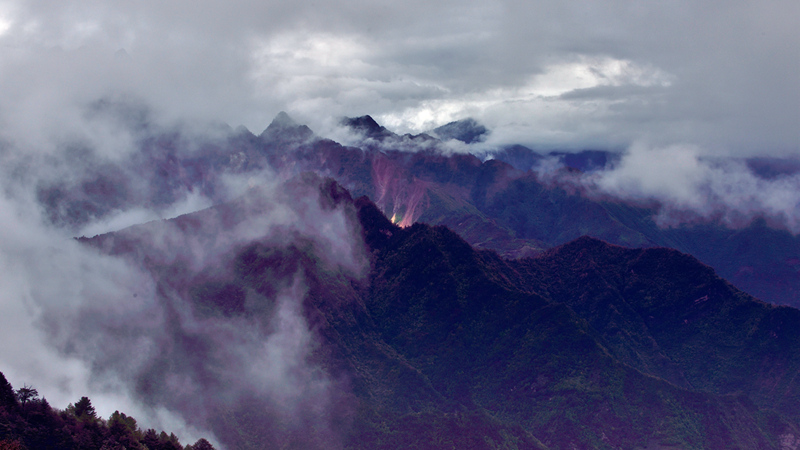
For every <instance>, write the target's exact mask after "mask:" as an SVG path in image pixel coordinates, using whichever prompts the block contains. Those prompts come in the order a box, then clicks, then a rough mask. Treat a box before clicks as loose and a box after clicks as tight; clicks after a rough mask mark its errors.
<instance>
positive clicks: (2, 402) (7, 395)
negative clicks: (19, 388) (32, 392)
mask: <svg viewBox="0 0 800 450" xmlns="http://www.w3.org/2000/svg"><path fill="white" fill-rule="evenodd" d="M0 406H4V407H6V408H16V407H17V397H16V395H14V388H12V387H11V383H9V382H8V380H6V376H5V375H3V373H2V372H0Z"/></svg>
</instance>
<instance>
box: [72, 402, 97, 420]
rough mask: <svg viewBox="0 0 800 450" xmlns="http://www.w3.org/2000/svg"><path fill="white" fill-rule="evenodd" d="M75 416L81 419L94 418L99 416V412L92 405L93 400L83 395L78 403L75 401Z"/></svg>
mask: <svg viewBox="0 0 800 450" xmlns="http://www.w3.org/2000/svg"><path fill="white" fill-rule="evenodd" d="M75 417H77V418H78V419H81V420H86V419H90V420H94V419H96V418H97V412H96V411H95V409H94V406H92V401H91V400H89V398H88V397H81V399H80V400H78V402H77V403H75Z"/></svg>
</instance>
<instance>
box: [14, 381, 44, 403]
mask: <svg viewBox="0 0 800 450" xmlns="http://www.w3.org/2000/svg"><path fill="white" fill-rule="evenodd" d="M38 396H39V391H37V390H36V389H34V388H33V386H28V385H27V384H25V385H23V386H22V387H21V388H19V389H17V400H18V401H19V403H20V404H21V405H22V407H23V408H24V407H25V404H26V403H28V402H29V401H30V400H32V399H34V398H36V397H38Z"/></svg>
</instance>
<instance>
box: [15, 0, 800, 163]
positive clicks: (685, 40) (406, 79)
mask: <svg viewBox="0 0 800 450" xmlns="http://www.w3.org/2000/svg"><path fill="white" fill-rule="evenodd" d="M799 18H800V3H798V2H796V1H793V0H772V1H765V2H759V3H753V2H742V1H733V2H731V1H727V2H722V1H701V2H690V1H658V2H646V3H642V2H628V1H611V2H603V3H602V4H600V3H596V2H568V3H566V4H565V3H563V2H558V1H550V0H547V1H537V2H521V1H493V2H484V1H481V2H478V1H459V2H455V1H439V2H420V1H413V2H403V3H398V2H387V1H370V2H364V1H332V2H324V3H323V2H314V1H298V2H277V1H257V2H256V1H246V2H237V3H236V4H230V3H229V2H218V1H208V0H201V1H194V2H186V1H171V2H160V1H152V0H148V1H135V2H134V1H119V2H103V1H96V0H86V1H77V2H58V3H54V2H46V1H41V0H27V1H24V2H23V1H14V0H12V1H5V2H0V83H2V86H3V88H2V89H1V90H0V133H2V137H3V138H4V139H5V140H6V141H11V142H19V141H20V140H28V141H30V142H26V144H27V145H31V146H35V145H43V146H45V145H47V142H48V141H50V140H59V139H63V137H64V136H73V135H75V134H80V133H88V134H91V133H96V134H99V135H102V132H100V131H98V130H94V129H92V126H93V125H91V124H88V125H87V123H86V121H85V120H84V119H85V115H86V112H85V111H86V108H87V105H89V104H91V103H92V102H94V101H97V100H98V99H103V98H105V99H124V100H129V101H133V102H138V103H140V104H144V105H147V107H149V108H151V109H152V111H153V112H154V114H155V116H157V117H159V118H160V119H162V120H164V121H166V122H169V121H184V120H189V121H191V120H196V119H199V120H220V121H224V122H227V123H228V124H230V125H232V126H234V127H235V126H237V125H244V126H246V127H248V128H250V129H251V130H252V131H254V132H255V133H259V132H260V131H261V130H262V129H263V128H264V127H266V125H267V124H268V123H269V121H270V120H271V119H272V117H274V116H275V114H276V113H277V112H278V111H281V110H285V111H287V112H289V113H290V114H291V115H292V116H293V117H295V118H296V119H297V120H298V121H300V122H304V123H307V124H309V125H310V126H311V127H312V128H313V129H314V130H315V131H317V132H318V133H320V134H322V135H325V134H326V132H328V131H329V130H330V129H332V128H333V125H334V124H335V123H336V121H337V119H338V118H339V117H341V116H359V115H365V114H370V115H372V116H373V117H375V118H376V119H377V120H378V121H379V122H381V123H382V124H383V125H385V126H387V127H388V128H390V129H392V130H394V131H396V132H399V133H405V132H412V133H417V132H421V131H424V130H427V129H431V128H433V127H436V126H439V125H442V124H444V123H447V122H449V121H452V120H458V119H463V118H466V117H474V118H476V119H478V120H479V121H481V122H482V123H484V124H485V125H486V126H487V127H488V128H490V129H491V130H493V133H492V135H491V136H490V138H489V142H488V144H489V145H502V144H510V143H521V144H525V145H529V146H532V147H534V148H540V149H554V148H559V149H579V148H601V149H625V148H628V147H629V146H631V145H633V144H634V143H647V144H648V145H652V146H662V147H663V146H669V145H676V144H681V145H694V146H697V147H698V148H701V149H703V152H705V153H707V154H715V155H716V154H732V155H765V154H766V155H776V156H790V155H796V154H797V153H798V150H800V131H799V130H800V76H798V73H800V31H798V30H800V23H798V22H800V19H799ZM101 131H102V130H101ZM31 136H37V137H38V138H37V139H39V140H36V139H32V138H31ZM102 138H103V137H102V136H100V137H98V138H97V139H102Z"/></svg>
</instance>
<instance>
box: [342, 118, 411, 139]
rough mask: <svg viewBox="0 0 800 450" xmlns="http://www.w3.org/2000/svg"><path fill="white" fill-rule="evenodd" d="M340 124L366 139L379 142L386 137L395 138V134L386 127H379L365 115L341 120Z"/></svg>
mask: <svg viewBox="0 0 800 450" xmlns="http://www.w3.org/2000/svg"><path fill="white" fill-rule="evenodd" d="M341 124H342V125H344V126H346V127H348V128H350V129H352V130H353V131H356V132H358V133H361V134H363V135H364V137H366V138H372V139H375V140H378V141H381V140H383V139H385V138H388V137H397V135H396V134H395V133H392V132H391V131H389V130H387V129H386V127H383V126H381V125H380V124H379V123H378V122H376V121H375V119H373V118H372V116H369V115H366V116H361V117H345V118H344V119H342V121H341Z"/></svg>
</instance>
